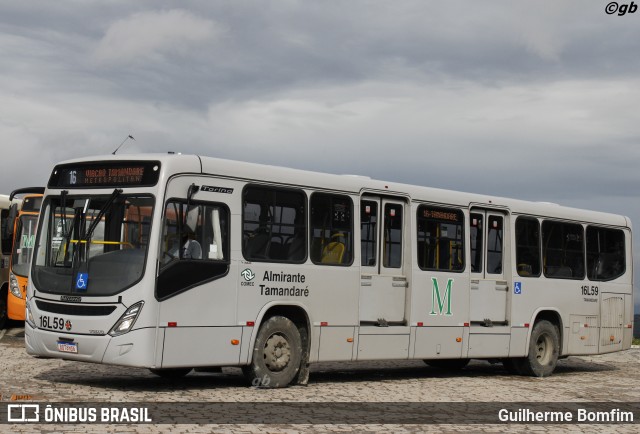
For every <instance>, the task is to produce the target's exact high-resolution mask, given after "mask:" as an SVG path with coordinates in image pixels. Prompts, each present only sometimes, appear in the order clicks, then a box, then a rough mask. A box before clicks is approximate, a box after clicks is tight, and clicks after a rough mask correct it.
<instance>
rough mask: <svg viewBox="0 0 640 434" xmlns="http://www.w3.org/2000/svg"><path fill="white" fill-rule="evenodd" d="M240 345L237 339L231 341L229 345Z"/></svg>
mask: <svg viewBox="0 0 640 434" xmlns="http://www.w3.org/2000/svg"><path fill="white" fill-rule="evenodd" d="M239 343H240V341H239V340H237V339H231V345H238V344H239Z"/></svg>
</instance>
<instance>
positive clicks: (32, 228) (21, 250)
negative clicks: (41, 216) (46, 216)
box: [12, 215, 38, 277]
mask: <svg viewBox="0 0 640 434" xmlns="http://www.w3.org/2000/svg"><path fill="white" fill-rule="evenodd" d="M37 222H38V216H37V215H23V216H21V217H20V219H19V220H18V227H17V230H16V234H15V242H14V244H13V258H12V261H13V263H12V264H13V265H12V271H13V274H17V275H18V276H23V277H26V276H27V275H28V274H29V264H30V263H31V254H32V253H33V246H34V245H35V241H36V223H37Z"/></svg>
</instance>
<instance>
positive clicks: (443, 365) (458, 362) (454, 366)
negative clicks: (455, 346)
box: [424, 359, 469, 371]
mask: <svg viewBox="0 0 640 434" xmlns="http://www.w3.org/2000/svg"><path fill="white" fill-rule="evenodd" d="M424 362H425V363H426V364H427V365H429V366H431V367H432V368H437V369H443V370H446V371H459V370H460V369H463V368H464V367H465V366H467V365H468V364H469V359H433V360H425V361H424Z"/></svg>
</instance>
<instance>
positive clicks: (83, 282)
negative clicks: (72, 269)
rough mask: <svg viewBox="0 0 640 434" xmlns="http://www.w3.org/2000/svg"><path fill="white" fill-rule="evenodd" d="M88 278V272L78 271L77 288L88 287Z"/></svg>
mask: <svg viewBox="0 0 640 434" xmlns="http://www.w3.org/2000/svg"><path fill="white" fill-rule="evenodd" d="M87 280H89V274H88V273H78V278H77V279H76V289H87Z"/></svg>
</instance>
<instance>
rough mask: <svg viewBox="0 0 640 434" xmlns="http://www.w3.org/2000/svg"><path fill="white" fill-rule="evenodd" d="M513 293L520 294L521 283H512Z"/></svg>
mask: <svg viewBox="0 0 640 434" xmlns="http://www.w3.org/2000/svg"><path fill="white" fill-rule="evenodd" d="M513 293H514V294H522V282H513Z"/></svg>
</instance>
